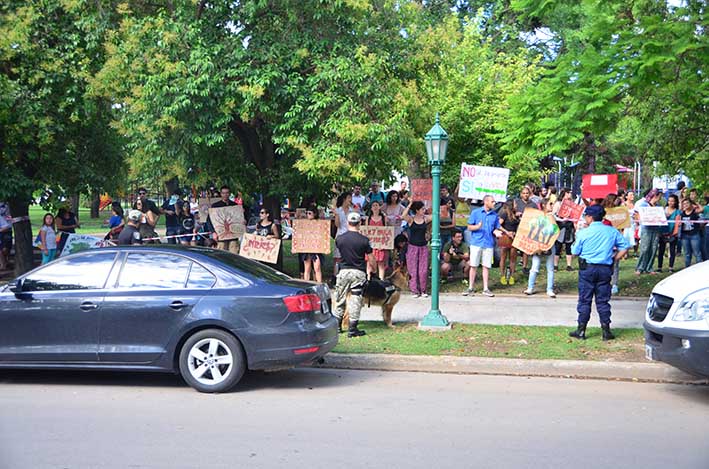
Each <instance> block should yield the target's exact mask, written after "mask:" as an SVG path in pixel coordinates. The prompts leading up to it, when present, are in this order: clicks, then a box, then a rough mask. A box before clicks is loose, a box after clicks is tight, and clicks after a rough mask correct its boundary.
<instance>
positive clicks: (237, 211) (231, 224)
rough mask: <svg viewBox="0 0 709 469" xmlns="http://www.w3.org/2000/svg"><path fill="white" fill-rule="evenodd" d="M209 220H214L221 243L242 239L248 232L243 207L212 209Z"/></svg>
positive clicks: (233, 206) (213, 224)
mask: <svg viewBox="0 0 709 469" xmlns="http://www.w3.org/2000/svg"><path fill="white" fill-rule="evenodd" d="M209 219H210V220H212V226H214V231H215V232H216V233H217V238H218V239H219V241H228V240H230V239H237V238H239V239H241V237H242V236H244V233H245V232H246V223H245V222H244V207H242V206H241V205H232V206H229V207H218V208H210V209H209Z"/></svg>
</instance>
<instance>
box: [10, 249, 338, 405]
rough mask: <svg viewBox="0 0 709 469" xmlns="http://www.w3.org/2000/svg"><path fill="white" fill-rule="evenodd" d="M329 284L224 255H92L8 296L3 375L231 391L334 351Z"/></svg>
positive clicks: (47, 268)
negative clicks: (28, 373)
mask: <svg viewBox="0 0 709 469" xmlns="http://www.w3.org/2000/svg"><path fill="white" fill-rule="evenodd" d="M329 298H330V292H329V290H328V288H327V286H325V285H316V284H313V283H309V282H304V281H298V280H294V279H292V278H290V277H288V276H287V275H285V274H282V273H280V272H278V271H276V270H274V269H271V268H270V267H267V266H264V265H262V264H259V263H257V262H253V261H251V260H248V259H245V258H243V257H240V256H235V255H233V254H230V253H228V252H224V251H217V250H212V249H204V248H183V247H169V246H159V247H158V246H156V247H152V246H136V247H127V246H126V247H118V248H102V249H92V250H87V251H83V252H80V253H78V254H74V255H71V256H67V257H62V258H60V259H58V260H56V261H54V262H52V263H49V264H46V265H43V266H41V267H38V268H37V269H34V270H33V271H31V272H29V273H27V274H25V275H23V276H21V277H18V278H17V279H15V280H13V281H12V282H10V283H9V284H8V285H7V286H5V287H4V288H3V289H2V290H1V291H0V368H73V369H114V370H143V371H166V372H174V373H180V374H181V375H182V377H183V378H184V380H185V381H186V382H187V383H188V384H189V385H190V386H192V387H194V388H195V389H197V390H198V391H202V392H224V391H227V390H229V389H231V388H232V387H233V386H234V385H236V383H238V382H239V380H240V379H241V377H242V376H243V374H244V372H245V371H246V369H251V370H268V369H278V368H287V367H292V366H295V365H299V364H304V363H310V362H314V361H318V360H320V359H321V358H322V357H323V356H324V355H325V354H326V353H327V352H329V351H330V350H332V349H333V348H334V347H335V345H336V344H337V335H338V334H337V328H338V326H337V321H336V319H335V318H334V317H333V316H332V314H331V312H330V307H329Z"/></svg>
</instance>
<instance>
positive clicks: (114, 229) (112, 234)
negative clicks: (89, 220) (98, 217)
mask: <svg viewBox="0 0 709 469" xmlns="http://www.w3.org/2000/svg"><path fill="white" fill-rule="evenodd" d="M111 213H113V215H111V218H109V219H108V228H109V232H108V234H107V235H106V238H105V239H112V240H117V239H118V235H119V234H121V231H123V227H124V226H125V223H124V222H123V207H121V204H119V203H118V202H114V203H113V204H111Z"/></svg>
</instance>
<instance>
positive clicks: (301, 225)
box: [290, 220, 330, 254]
mask: <svg viewBox="0 0 709 469" xmlns="http://www.w3.org/2000/svg"><path fill="white" fill-rule="evenodd" d="M290 249H291V253H293V254H298V253H305V254H330V221H329V220H293V242H292V244H291V248H290Z"/></svg>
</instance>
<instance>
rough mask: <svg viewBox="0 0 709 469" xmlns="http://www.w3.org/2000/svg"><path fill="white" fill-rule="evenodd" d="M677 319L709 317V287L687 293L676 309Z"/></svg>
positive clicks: (696, 319)
mask: <svg viewBox="0 0 709 469" xmlns="http://www.w3.org/2000/svg"><path fill="white" fill-rule="evenodd" d="M672 319H674V320H675V321H701V320H702V319H709V288H702V289H701V290H697V291H695V292H694V293H691V294H689V295H687V297H686V298H685V299H684V300H682V302H681V303H680V304H679V307H678V308H677V311H675V314H674V316H672Z"/></svg>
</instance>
